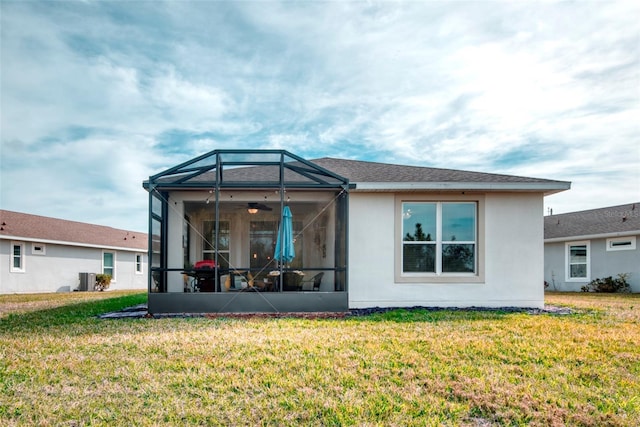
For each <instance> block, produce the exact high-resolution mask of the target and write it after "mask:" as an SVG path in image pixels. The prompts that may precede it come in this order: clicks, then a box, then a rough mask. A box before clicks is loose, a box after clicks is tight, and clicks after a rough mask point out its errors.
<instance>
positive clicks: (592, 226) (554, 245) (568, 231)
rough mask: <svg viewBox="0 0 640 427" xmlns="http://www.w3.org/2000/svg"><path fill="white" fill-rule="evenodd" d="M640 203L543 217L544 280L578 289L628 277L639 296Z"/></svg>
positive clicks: (555, 287) (566, 288)
mask: <svg viewBox="0 0 640 427" xmlns="http://www.w3.org/2000/svg"><path fill="white" fill-rule="evenodd" d="M638 240H640V202H636V203H629V204H626V205H620V206H611V207H607V208H600V209H591V210H587V211H580V212H570V213H566V214H561V215H549V216H546V217H545V218H544V280H545V281H546V282H547V283H548V285H549V287H548V289H549V290H557V291H580V288H581V287H582V286H584V285H586V284H587V283H589V282H590V281H591V280H593V279H601V278H604V277H608V276H612V277H614V278H615V277H616V276H617V275H618V274H620V273H630V276H629V278H628V279H627V280H628V282H629V283H630V285H631V290H632V292H640V247H639V246H638V243H640V242H638Z"/></svg>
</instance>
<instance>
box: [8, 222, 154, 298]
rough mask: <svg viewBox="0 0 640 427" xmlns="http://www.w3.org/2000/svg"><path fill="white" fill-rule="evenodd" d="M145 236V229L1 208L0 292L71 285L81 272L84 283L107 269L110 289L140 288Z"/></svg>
mask: <svg viewBox="0 0 640 427" xmlns="http://www.w3.org/2000/svg"><path fill="white" fill-rule="evenodd" d="M147 239H148V237H147V234H146V233H138V232H133V231H127V230H119V229H116V228H111V227H104V226H100V225H93V224H86V223H82V222H75V221H66V220H63V219H56V218H49V217H44V216H38V215H30V214H25V213H19V212H12V211H6V210H0V294H9V293H32V292H69V291H73V290H76V289H78V288H79V287H80V277H81V276H80V273H89V274H88V275H83V281H86V280H88V282H86V283H91V279H92V278H93V277H95V276H93V275H95V274H98V273H105V274H110V275H111V276H112V281H111V285H110V287H109V289H145V288H146V287H147V283H148V276H147V275H148V265H147V247H148V240H147ZM83 284H84V283H83ZM85 287H86V286H85ZM89 290H92V289H89Z"/></svg>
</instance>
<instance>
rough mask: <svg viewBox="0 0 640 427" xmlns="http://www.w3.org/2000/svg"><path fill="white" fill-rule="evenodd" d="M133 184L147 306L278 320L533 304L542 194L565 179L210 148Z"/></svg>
mask: <svg viewBox="0 0 640 427" xmlns="http://www.w3.org/2000/svg"><path fill="white" fill-rule="evenodd" d="M143 187H144V188H145V189H146V190H147V191H148V197H149V212H150V215H149V233H150V235H151V244H150V245H151V246H150V260H151V261H150V272H151V274H150V276H149V277H150V285H149V301H148V302H149V310H150V312H152V313H156V312H158V313H160V312H226V311H249V312H250V311H255V312H259V311H282V312H286V311H342V310H348V309H350V308H366V307H375V306H379V307H408V306H439V307H469V306H484V307H502V306H517V307H542V306H543V305H544V287H543V260H544V255H543V197H544V196H545V195H548V194H553V193H557V192H559V191H563V190H566V189H568V188H569V187H570V183H568V182H563V181H553V180H546V179H537V178H525V177H517V176H509V175H498V174H489V173H479V172H467V171H459V170H449V169H436V168H428V167H416V166H406V165H393V164H383V163H373V162H365V161H356V160H345V159H335V158H321V159H316V160H305V159H303V158H301V157H299V156H296V155H294V154H292V153H290V152H287V151H283V150H214V151H212V152H209V153H206V154H203V155H202V156H199V157H197V158H195V159H192V160H190V161H187V162H185V163H182V164H180V165H177V166H175V167H173V168H170V169H168V170H166V171H163V172H161V173H159V174H157V175H154V176H152V177H150V178H149V180H147V181H145V182H144V183H143ZM287 211H289V212H290V214H291V217H290V218H289V216H288V213H289V212H287ZM285 212H287V215H286V216H285V214H284V213H285ZM288 223H290V224H291V225H290V228H291V229H292V230H291V231H292V235H293V242H292V246H293V249H292V251H293V254H292V257H288V256H286V254H285V251H284V250H283V249H281V248H282V247H283V245H279V240H280V239H282V241H283V242H285V241H286V233H285V231H286V230H287V228H288V227H289V226H288V225H287V224H288ZM284 245H285V246H286V243H285V244H284ZM194 291H196V292H194ZM203 291H204V292H203Z"/></svg>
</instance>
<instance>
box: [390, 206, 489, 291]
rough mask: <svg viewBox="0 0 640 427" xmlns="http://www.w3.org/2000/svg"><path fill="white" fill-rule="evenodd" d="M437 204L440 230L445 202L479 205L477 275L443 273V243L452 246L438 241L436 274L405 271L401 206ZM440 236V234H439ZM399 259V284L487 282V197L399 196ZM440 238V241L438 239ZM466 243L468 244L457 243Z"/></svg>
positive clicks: (396, 252) (397, 240)
mask: <svg viewBox="0 0 640 427" xmlns="http://www.w3.org/2000/svg"><path fill="white" fill-rule="evenodd" d="M412 202H416V203H421V202H424V203H436V210H437V214H436V221H437V227H438V229H440V228H441V222H442V205H443V204H444V203H475V204H476V218H475V220H476V223H475V227H476V230H475V232H476V240H475V242H472V243H475V272H473V273H462V272H461V273H449V272H446V273H443V272H441V268H442V266H441V264H442V253H441V252H442V244H447V243H451V242H449V241H448V240H447V241H445V240H439V241H438V242H437V243H436V273H433V272H407V273H405V272H404V271H403V266H402V257H403V255H402V254H403V241H402V239H403V228H402V207H403V203H412ZM440 234H441V233H440ZM395 235H396V238H395V240H396V249H395V254H396V260H395V274H394V276H395V281H396V282H397V283H420V284H424V283H484V280H485V265H484V264H485V248H484V196H482V195H474V196H468V195H457V196H455V195H451V196H448V197H446V196H445V197H441V198H433V197H430V196H425V197H416V196H415V195H412V194H404V195H403V194H399V195H397V196H396V233H395ZM438 239H441V237H440V236H438ZM456 243H460V244H464V243H468V242H466V241H456Z"/></svg>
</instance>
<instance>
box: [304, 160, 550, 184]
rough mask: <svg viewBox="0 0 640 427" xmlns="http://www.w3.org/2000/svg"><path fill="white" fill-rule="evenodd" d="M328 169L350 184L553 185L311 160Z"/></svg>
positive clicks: (418, 168)
mask: <svg viewBox="0 0 640 427" xmlns="http://www.w3.org/2000/svg"><path fill="white" fill-rule="evenodd" d="M310 162H312V163H315V164H316V165H318V166H321V167H323V168H325V169H328V170H330V171H332V172H334V173H337V174H338V175H340V176H343V177H345V178H348V179H349V181H351V182H465V183H468V182H487V183H488V182H492V183H507V182H508V183H554V182H562V181H552V180H548V179H539V178H527V177H521V176H514V175H501V174H495V173H484V172H469V171H463V170H455V169H440V168H431V167H423V166H407V165H395V164H390V163H377V162H365V161H361V160H345V159H336V158H331V157H323V158H320V159H315V160H310Z"/></svg>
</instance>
